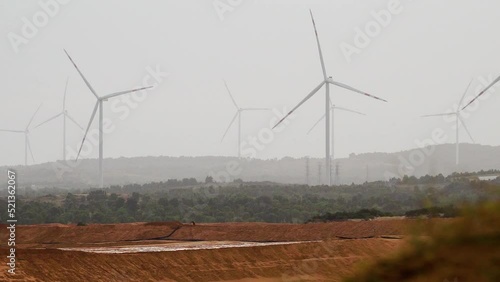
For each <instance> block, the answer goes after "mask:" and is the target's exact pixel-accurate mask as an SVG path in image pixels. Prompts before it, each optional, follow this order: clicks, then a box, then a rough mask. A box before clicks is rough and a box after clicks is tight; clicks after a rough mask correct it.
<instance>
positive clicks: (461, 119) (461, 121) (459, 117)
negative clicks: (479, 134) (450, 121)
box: [457, 115, 476, 143]
mask: <svg viewBox="0 0 500 282" xmlns="http://www.w3.org/2000/svg"><path fill="white" fill-rule="evenodd" d="M457 117H458V119H459V120H460V123H461V124H462V125H463V127H464V129H465V131H466V132H467V134H468V135H469V138H470V140H472V143H476V141H474V138H473V137H472V134H470V131H469V129H468V128H467V125H465V121H464V120H463V118H462V117H461V116H460V115H457Z"/></svg>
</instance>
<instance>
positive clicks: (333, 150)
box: [307, 101, 366, 183]
mask: <svg viewBox="0 0 500 282" xmlns="http://www.w3.org/2000/svg"><path fill="white" fill-rule="evenodd" d="M330 105H331V107H330V110H331V112H332V127H331V131H332V145H331V150H332V154H331V161H332V166H335V146H334V145H335V111H336V110H339V111H345V112H351V113H354V114H358V115H362V116H366V115H365V114H363V113H360V112H357V111H354V110H349V109H346V108H343V107H337V106H335V105H333V104H331V101H330ZM325 116H326V115H323V116H321V118H319V119H318V121H317V122H316V123H315V124H314V125H313V126H312V127H311V129H309V131H308V132H307V134H309V133H311V131H312V130H313V129H314V128H315V127H316V125H318V123H320V122H321V121H322V120H323V119H324V118H325ZM330 169H331V168H330ZM330 177H332V178H333V175H330ZM331 183H333V181H331Z"/></svg>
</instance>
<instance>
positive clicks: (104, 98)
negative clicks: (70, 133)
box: [64, 50, 152, 188]
mask: <svg viewBox="0 0 500 282" xmlns="http://www.w3.org/2000/svg"><path fill="white" fill-rule="evenodd" d="M64 52H65V53H66V55H67V56H68V58H69V60H70V61H71V63H72V64H73V66H75V68H76V70H77V71H78V73H79V74H80V76H81V77H82V79H83V81H84V82H85V84H86V85H87V87H88V88H89V89H90V91H91V92H92V94H94V96H95V97H96V99H97V101H96V103H95V106H94V110H93V111H92V116H91V117H90V120H89V124H88V126H87V130H86V131H85V135H84V136H83V140H82V145H81V146H80V149H79V150H78V155H77V157H76V160H78V158H79V157H80V153H81V151H82V148H83V144H84V143H85V138H86V137H87V133H88V132H89V129H90V126H91V125H92V121H94V117H95V115H96V113H97V108H99V187H100V188H103V186H104V174H103V166H102V162H103V138H104V136H103V135H104V133H103V117H104V112H103V103H104V102H105V101H107V100H108V99H110V98H113V97H116V96H120V95H123V94H127V93H132V92H136V91H140V90H143V89H148V88H151V87H152V86H148V87H141V88H138V89H132V90H126V91H120V92H116V93H112V94H108V95H105V96H102V97H99V96H98V95H97V92H96V91H95V90H94V88H92V86H91V85H90V83H89V82H88V80H87V79H86V78H85V76H84V75H83V74H82V72H81V71H80V69H79V68H78V67H77V66H76V64H75V62H74V61H73V59H72V58H71V57H70V55H69V54H68V52H66V50H64Z"/></svg>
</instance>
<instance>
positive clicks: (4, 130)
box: [0, 129, 24, 133]
mask: <svg viewBox="0 0 500 282" xmlns="http://www.w3.org/2000/svg"><path fill="white" fill-rule="evenodd" d="M0 131H3V132H13V133H24V131H21V130H8V129H0Z"/></svg>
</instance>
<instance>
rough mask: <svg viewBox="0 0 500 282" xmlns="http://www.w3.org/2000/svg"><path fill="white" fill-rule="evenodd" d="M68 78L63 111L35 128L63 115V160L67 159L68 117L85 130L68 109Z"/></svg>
mask: <svg viewBox="0 0 500 282" xmlns="http://www.w3.org/2000/svg"><path fill="white" fill-rule="evenodd" d="M68 80H69V79H66V86H65V87H64V96H63V104H62V111H61V112H60V113H58V114H57V115H55V116H53V117H51V118H49V119H47V120H46V121H44V122H42V123H40V124H39V125H37V126H36V127H35V128H38V127H40V126H42V125H44V124H46V123H48V122H50V121H52V120H54V119H56V118H58V117H60V116H62V117H63V148H62V153H63V160H64V161H65V160H66V119H69V120H70V121H72V122H73V123H74V124H75V125H76V126H78V127H79V128H80V129H81V130H82V131H83V130H84V129H83V127H82V126H81V125H80V124H78V122H76V120H75V119H74V118H72V117H71V116H70V115H69V113H68V111H67V110H66V92H67V90H68Z"/></svg>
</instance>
